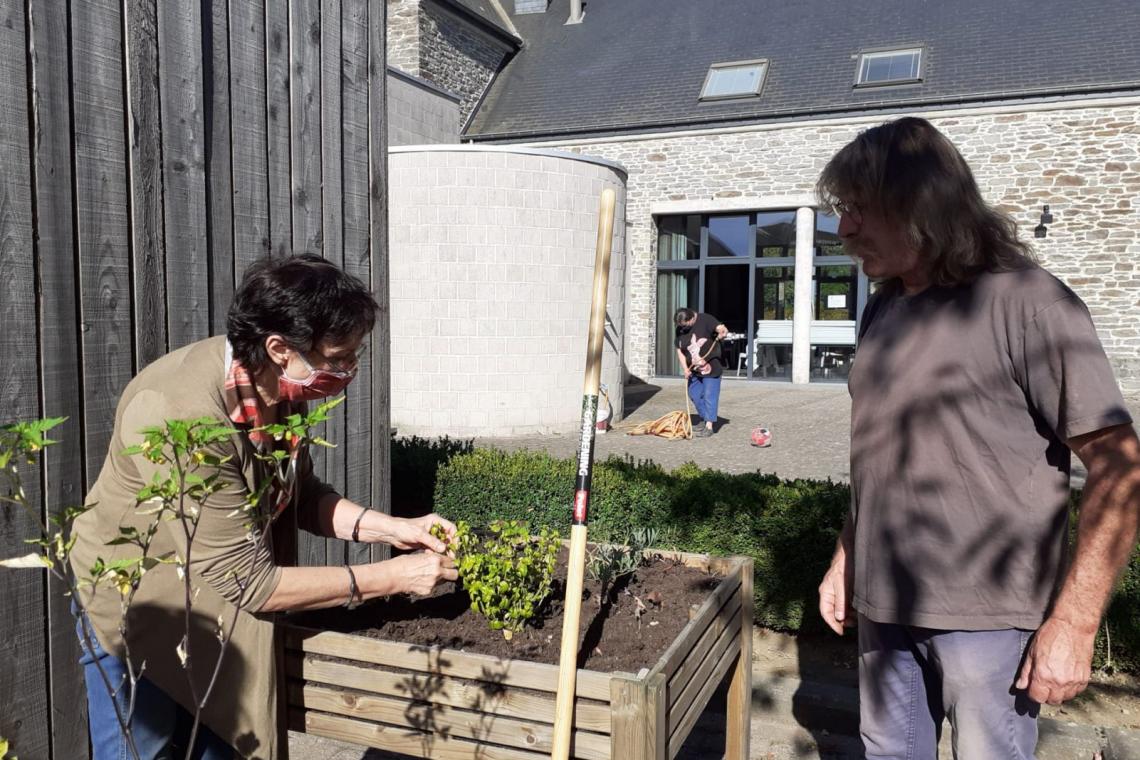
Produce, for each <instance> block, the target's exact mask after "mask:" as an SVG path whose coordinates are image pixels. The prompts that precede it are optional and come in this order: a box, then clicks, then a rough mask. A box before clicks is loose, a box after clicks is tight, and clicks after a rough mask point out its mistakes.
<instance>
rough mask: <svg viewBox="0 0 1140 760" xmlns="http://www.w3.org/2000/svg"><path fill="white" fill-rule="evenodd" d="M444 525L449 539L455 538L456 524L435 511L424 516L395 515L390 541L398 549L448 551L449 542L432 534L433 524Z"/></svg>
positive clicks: (390, 528)
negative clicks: (446, 542)
mask: <svg viewBox="0 0 1140 760" xmlns="http://www.w3.org/2000/svg"><path fill="white" fill-rule="evenodd" d="M437 524H438V525H442V526H443V531H444V533H446V534H447V539H448V541H451V540H452V539H453V538H455V525H454V524H452V522H451V521H450V520H445V519H444V518H442V517H440V516H439V515H437V514H435V513H434V512H433V513H432V514H430V515H424V516H423V517H408V518H406V517H393V518H392V523H391V525H390V526H389V527H388V530H389V536H388V537H387V541H388V543H390V544H391V545H392V546H394V547H396V548H397V549H412V550H414V549H429V550H431V551H433V552H436V553H437V554H446V553H447V544H445V543H444V542H443V541H440V540H439V539H438V538H436V537H435V536H433V535H432V534H431V532H430V531H431V527H432V526H433V525H437Z"/></svg>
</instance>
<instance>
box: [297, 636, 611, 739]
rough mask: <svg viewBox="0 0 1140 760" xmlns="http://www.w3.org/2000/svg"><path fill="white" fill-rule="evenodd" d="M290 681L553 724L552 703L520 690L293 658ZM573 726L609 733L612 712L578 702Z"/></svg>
mask: <svg viewBox="0 0 1140 760" xmlns="http://www.w3.org/2000/svg"><path fill="white" fill-rule="evenodd" d="M285 672H286V674H287V675H288V676H289V677H290V678H296V679H299V680H303V681H305V682H306V683H322V684H329V685H331V686H343V687H345V688H349V689H358V690H360V691H368V692H372V693H374V694H383V695H388V696H393V697H399V698H401V699H405V700H407V699H422V700H424V701H428V702H431V703H433V704H437V705H442V706H446V707H458V708H462V709H466V710H480V709H481V710H487V711H492V710H493V711H494V712H495V713H496V714H497V715H505V716H513V717H517V718H527V719H531V720H539V721H543V722H545V723H553V722H554V698H553V697H546V696H542V695H541V694H537V693H533V692H527V691H523V690H521V689H499V688H498V687H497V686H495V685H488V684H487V683H486V682H483V681H471V680H464V679H458V678H450V677H448V676H440V675H436V674H434V673H433V674H417V673H409V672H407V671H404V672H399V673H397V672H392V671H385V670H377V669H376V668H362V667H360V666H357V665H352V664H348V663H340V662H329V661H327V660H314V659H312V658H309V657H300V656H297V655H294V654H290V655H289V657H288V659H287V660H286V664H285ZM575 716H576V717H575V721H574V725H576V726H577V727H578V728H580V729H583V730H585V731H595V732H598V733H603V734H608V733H610V710H609V707H608V706H607V705H605V704H598V703H591V702H587V701H585V700H579V701H578V704H577V706H576V707H575Z"/></svg>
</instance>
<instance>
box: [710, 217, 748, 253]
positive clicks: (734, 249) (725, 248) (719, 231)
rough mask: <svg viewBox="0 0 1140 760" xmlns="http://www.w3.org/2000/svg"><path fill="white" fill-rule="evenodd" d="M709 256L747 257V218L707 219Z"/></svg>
mask: <svg viewBox="0 0 1140 760" xmlns="http://www.w3.org/2000/svg"><path fill="white" fill-rule="evenodd" d="M709 256H710V257H725V256H744V257H747V256H748V217H747V216H710V217H709Z"/></svg>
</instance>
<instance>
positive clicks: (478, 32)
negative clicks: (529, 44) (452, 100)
mask: <svg viewBox="0 0 1140 760" xmlns="http://www.w3.org/2000/svg"><path fill="white" fill-rule="evenodd" d="M515 47H516V43H515V42H514V41H513V40H511V39H510V37H509V35H507V34H505V33H496V32H495V31H493V29H492V28H491V27H488V26H485V25H480V24H479V23H477V22H475V21H473V20H472V19H471V18H469V17H465V16H464V15H463V14H462V12H461V10H458V9H456V8H455V7H454V6H453V5H451V4H448V3H443V2H438V1H437V0H388V63H389V65H391V66H394V67H396V68H397V69H399V70H401V71H403V72H406V73H408V74H411V75H413V76H416V77H419V78H421V79H426V80H428V81H430V82H433V83H434V84H436V85H438V86H439V87H441V88H443V89H444V90H446V91H448V92H452V93H455V94H456V95H458V96H459V98H460V109H459V110H460V113H459V117H460V120H459V122H458V124H456V129H455V131H456V134H457V135H458V133H459V132H460V130H461V128H462V125H463V123H464V122H465V121H466V120H467V117H468V116H469V115H470V114H471V111H472V110H473V109H474V108H475V107H476V106H477V105H478V103H479V100H480V99H481V98H482V97H483V93H484V92H485V91H486V90H487V86H488V85H489V84H490V83H491V81H492V79H494V77H495V74H496V73H497V72H498V70H499V68H500V67H501V66H502V65H503V62H504V61H505V60H506V59H507V57H508V56H509V55H510V54H511V53H512V52H513V51H514V49H515Z"/></svg>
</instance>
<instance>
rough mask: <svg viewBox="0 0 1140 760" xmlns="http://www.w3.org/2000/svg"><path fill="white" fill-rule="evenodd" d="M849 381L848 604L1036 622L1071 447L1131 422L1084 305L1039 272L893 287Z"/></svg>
mask: <svg viewBox="0 0 1140 760" xmlns="http://www.w3.org/2000/svg"><path fill="white" fill-rule="evenodd" d="M848 389H849V391H850V393H851V401H852V403H851V489H852V505H851V508H852V517H853V518H854V520H855V549H854V551H855V598H854V605H855V608H856V609H857V610H858V611H859V612H861V613H862V614H864V615H866V616H867V617H869V618H870V619H871V620H874V621H877V622H882V623H902V624H907V625H916V626H922V627H926V628H938V629H947V630H990V629H1003V628H1022V629H1034V628H1037V627H1038V626H1039V625H1040V624H1041V622H1042V620H1043V619H1044V615H1045V611H1046V609H1047V607H1048V605H1049V602H1050V600H1051V598H1052V596H1053V593H1054V591H1055V589H1056V587H1057V585H1058V584H1059V583H1060V581H1061V579H1062V573H1063V572H1064V568H1065V562H1066V554H1067V549H1068V535H1067V525H1068V508H1067V502H1068V497H1069V462H1070V456H1071V452H1070V449H1069V448H1068V446H1067V444H1066V441H1068V440H1069V439H1071V438H1074V437H1076V436H1079V435H1083V434H1086V433H1091V432H1094V431H1096V430H1101V429H1103V428H1106V427H1110V426H1112V425H1118V424H1122V423H1127V422H1130V421H1131V417H1130V415H1129V414H1128V411H1127V409H1126V408H1125V406H1124V400H1123V398H1122V397H1121V395H1120V391H1119V389H1118V388H1117V385H1116V382H1115V380H1114V379H1113V375H1112V369H1111V367H1110V365H1109V363H1108V359H1107V358H1106V357H1105V354H1104V349H1103V348H1102V347H1101V345H1100V341H1099V340H1098V338H1097V335H1096V331H1095V330H1094V329H1093V324H1092V320H1091V318H1090V317H1089V313H1088V310H1087V309H1086V308H1085V305H1084V304H1083V303H1082V302H1081V300H1080V299H1079V298H1078V297H1077V296H1076V295H1074V294H1073V292H1072V291H1071V290H1069V289H1068V288H1067V287H1065V285H1063V284H1062V283H1061V282H1060V281H1059V280H1057V279H1056V278H1055V277H1053V276H1052V275H1051V274H1049V273H1048V272H1046V271H1045V270H1043V269H1040V268H1038V267H1033V268H1031V269H1027V270H1024V271H1019V272H1004V273H999V274H985V275H982V276H981V277H980V278H979V279H978V280H977V281H976V282H974V283H972V284H970V285H963V286H959V287H953V288H949V287H931V288H929V289H927V290H925V291H923V292H921V293H918V294H916V295H914V296H906V295H904V294H902V293H899V292H892V289H889V288H888V289H887V290H885V291H883V292H881V293H879V294H877V295H876V296H875V297H874V298H873V299H872V302H871V303H869V304H868V306H867V311H866V313H865V315H864V324H863V334H862V338H861V340H860V342H859V348H858V352H857V353H856V358H855V362H854V364H853V366H852V369H851V376H850V380H849V382H848Z"/></svg>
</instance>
